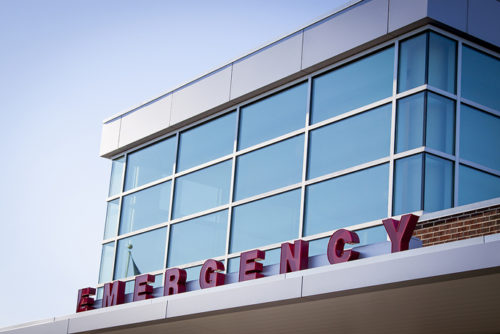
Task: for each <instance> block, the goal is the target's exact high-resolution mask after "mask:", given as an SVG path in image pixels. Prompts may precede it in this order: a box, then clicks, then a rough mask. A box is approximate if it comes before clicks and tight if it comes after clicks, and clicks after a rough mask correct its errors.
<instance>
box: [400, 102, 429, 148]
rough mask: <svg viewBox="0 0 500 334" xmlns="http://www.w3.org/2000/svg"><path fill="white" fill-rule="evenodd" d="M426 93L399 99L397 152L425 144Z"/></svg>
mask: <svg viewBox="0 0 500 334" xmlns="http://www.w3.org/2000/svg"><path fill="white" fill-rule="evenodd" d="M424 97H425V93H424V92H422V93H418V94H415V95H410V96H408V97H405V98H403V99H400V100H398V103H397V114H396V153H399V152H403V151H407V150H411V149H414V148H417V147H420V146H422V145H423V144H424V104H425V99H424Z"/></svg>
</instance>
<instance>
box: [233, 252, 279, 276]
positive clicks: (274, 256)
mask: <svg viewBox="0 0 500 334" xmlns="http://www.w3.org/2000/svg"><path fill="white" fill-rule="evenodd" d="M280 257H281V248H275V249H270V250H267V251H266V258H265V259H264V260H262V261H259V262H260V263H262V264H263V265H264V267H265V266H270V265H273V264H277V263H280ZM228 262H229V264H228V267H229V268H228V271H227V272H228V273H235V272H237V271H239V270H240V257H239V256H238V257H234V258H232V259H229V261H228Z"/></svg>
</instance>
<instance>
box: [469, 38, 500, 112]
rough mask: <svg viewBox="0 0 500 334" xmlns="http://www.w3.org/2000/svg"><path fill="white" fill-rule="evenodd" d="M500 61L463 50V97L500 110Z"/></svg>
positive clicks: (472, 50)
mask: <svg viewBox="0 0 500 334" xmlns="http://www.w3.org/2000/svg"><path fill="white" fill-rule="evenodd" d="M498 96H500V60H499V59H497V58H495V57H492V56H490V55H487V54H485V53H482V52H479V51H477V50H474V49H472V48H470V47H468V46H465V45H464V46H463V48H462V97H464V98H466V99H469V100H472V101H474V102H478V103H480V104H482V105H485V106H487V107H490V108H493V109H496V110H500V99H499V98H498Z"/></svg>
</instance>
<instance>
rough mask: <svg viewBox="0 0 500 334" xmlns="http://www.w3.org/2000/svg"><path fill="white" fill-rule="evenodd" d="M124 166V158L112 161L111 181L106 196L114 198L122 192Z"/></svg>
mask: <svg viewBox="0 0 500 334" xmlns="http://www.w3.org/2000/svg"><path fill="white" fill-rule="evenodd" d="M124 166H125V157H121V158H118V159H116V160H113V164H112V165H111V179H110V181H109V192H108V196H114V195H117V194H119V193H120V192H121V191H122V176H123V167H124Z"/></svg>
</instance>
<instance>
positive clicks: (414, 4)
mask: <svg viewBox="0 0 500 334" xmlns="http://www.w3.org/2000/svg"><path fill="white" fill-rule="evenodd" d="M426 16H427V0H391V1H390V2H389V32H391V31H394V30H396V29H399V28H401V27H404V26H406V25H408V24H410V23H412V22H415V21H418V20H420V19H423V18H424V17H426Z"/></svg>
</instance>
